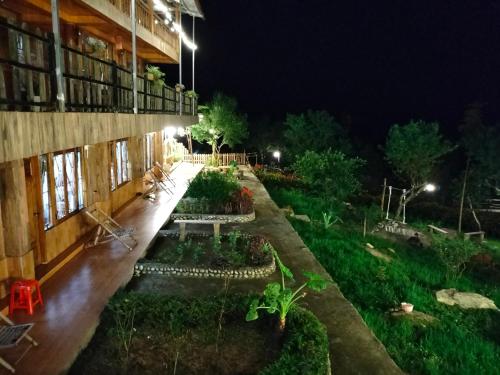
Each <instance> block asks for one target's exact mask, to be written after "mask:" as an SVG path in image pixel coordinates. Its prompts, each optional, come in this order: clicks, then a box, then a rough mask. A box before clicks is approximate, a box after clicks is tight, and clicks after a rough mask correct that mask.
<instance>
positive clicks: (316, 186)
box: [293, 150, 365, 202]
mask: <svg viewBox="0 0 500 375" xmlns="http://www.w3.org/2000/svg"><path fill="white" fill-rule="evenodd" d="M364 163H365V161H364V160H361V159H359V158H349V157H347V156H346V155H345V154H344V153H342V152H340V151H332V150H327V151H324V152H321V153H318V152H316V151H306V152H305V153H304V154H303V155H302V156H299V157H298V158H297V161H296V162H295V164H294V165H293V167H294V169H295V171H296V173H297V174H298V175H299V177H301V178H302V180H303V181H304V183H305V184H306V185H307V186H309V188H310V189H311V190H313V191H314V192H316V193H317V194H319V195H320V196H321V197H323V198H324V199H325V200H327V201H331V200H336V201H339V202H343V201H344V200H345V199H347V198H348V197H349V196H351V195H352V194H354V193H355V192H357V191H358V190H359V189H360V187H361V184H360V182H359V178H358V172H359V169H360V167H361V166H362V165H363V164H364Z"/></svg>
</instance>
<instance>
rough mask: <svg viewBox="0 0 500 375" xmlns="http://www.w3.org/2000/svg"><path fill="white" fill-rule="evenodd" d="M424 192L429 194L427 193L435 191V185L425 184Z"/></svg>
mask: <svg viewBox="0 0 500 375" xmlns="http://www.w3.org/2000/svg"><path fill="white" fill-rule="evenodd" d="M424 190H425V191H427V192H429V193H433V192H435V191H436V185H434V184H426V185H425V187H424Z"/></svg>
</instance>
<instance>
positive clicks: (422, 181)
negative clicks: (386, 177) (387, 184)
mask: <svg viewBox="0 0 500 375" xmlns="http://www.w3.org/2000/svg"><path fill="white" fill-rule="evenodd" d="M453 149H454V146H452V144H451V143H450V142H448V141H446V140H444V139H443V137H442V136H441V134H440V133H439V124H438V123H436V122H431V123H427V122H424V121H421V120H419V121H413V120H412V121H410V122H409V123H408V124H406V125H403V126H400V125H397V124H396V125H393V126H392V127H391V129H390V130H389V134H388V136H387V141H386V145H385V155H386V159H387V160H388V162H389V163H390V164H391V166H392V167H393V169H394V172H395V173H396V174H397V175H398V176H400V177H401V178H403V179H404V180H407V181H408V182H409V183H410V187H411V188H410V189H409V191H408V193H407V194H406V195H405V196H403V195H402V196H401V198H400V200H399V205H398V208H397V210H396V219H399V217H400V215H401V211H402V208H403V204H408V203H409V202H410V201H411V200H413V199H415V197H417V196H418V195H419V194H420V193H421V192H422V191H424V189H425V187H426V185H427V184H428V183H429V179H430V178H431V176H432V173H433V171H434V169H435V167H436V166H437V165H438V164H439V163H440V161H441V158H442V157H443V156H444V155H446V154H448V153H449V152H451V151H452V150H453Z"/></svg>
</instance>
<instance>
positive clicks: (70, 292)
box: [0, 163, 203, 375]
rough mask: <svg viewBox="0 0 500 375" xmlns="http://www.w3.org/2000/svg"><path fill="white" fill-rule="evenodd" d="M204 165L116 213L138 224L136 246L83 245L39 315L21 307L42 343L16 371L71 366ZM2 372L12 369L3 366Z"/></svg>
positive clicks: (48, 289)
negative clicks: (154, 195)
mask: <svg viewBox="0 0 500 375" xmlns="http://www.w3.org/2000/svg"><path fill="white" fill-rule="evenodd" d="M202 167H203V165H200V164H195V165H191V164H189V163H182V164H180V165H179V166H178V167H177V168H176V169H175V171H174V172H173V178H174V180H175V181H176V187H175V191H174V193H175V194H174V196H173V197H170V196H167V195H166V194H165V193H164V192H162V193H161V194H160V195H159V198H158V199H157V200H156V201H154V202H152V201H150V200H146V199H142V198H141V197H139V198H137V199H135V200H134V201H133V202H132V203H130V204H129V205H128V206H127V207H125V208H124V209H123V210H122V211H121V212H120V213H119V214H118V215H117V216H116V218H115V219H116V220H117V221H118V222H119V223H120V224H121V225H123V226H125V227H133V228H135V232H134V237H135V238H136V239H137V241H138V244H137V246H136V247H135V248H134V250H133V251H132V252H128V251H127V249H126V248H125V247H124V246H123V245H122V244H120V243H119V242H118V241H113V242H111V243H107V244H105V245H100V246H98V247H94V248H89V249H85V250H83V251H82V252H81V253H80V254H78V255H77V256H76V257H75V258H73V259H72V260H71V261H70V262H69V263H68V264H66V265H65V266H64V267H63V268H62V269H61V270H60V271H59V272H58V273H56V274H55V275H54V276H53V277H52V278H50V279H49V280H47V282H45V283H44V284H43V286H42V288H41V289H42V293H43V298H44V302H45V309H40V308H39V307H37V308H36V309H35V310H36V312H35V314H34V315H33V316H28V315H26V314H24V313H23V312H16V314H15V315H14V321H15V322H16V323H21V322H34V323H35V326H34V328H33V330H32V331H31V333H30V334H31V335H32V336H33V337H34V338H35V339H36V340H37V341H38V342H39V343H40V346H39V347H36V348H32V349H31V350H30V351H29V352H28V354H27V355H26V357H25V358H24V359H23V360H22V361H21V362H20V363H19V364H18V365H17V366H16V369H17V371H16V374H29V375H36V374H40V375H52V374H60V373H63V372H65V370H67V369H68V368H69V366H70V365H71V364H72V362H73V361H74V360H75V358H76V356H77V355H78V353H79V351H80V350H81V349H82V348H84V347H85V346H86V345H87V343H88V342H89V340H90V339H91V337H92V335H93V333H94V331H95V328H96V326H97V324H98V322H99V315H100V314H101V312H102V310H103V308H104V306H105V305H106V303H107V301H108V300H109V298H110V297H111V296H112V295H113V294H114V293H115V292H116V290H117V289H119V288H120V287H121V286H124V285H125V284H126V283H127V282H128V281H129V280H130V278H131V277H132V271H133V266H134V264H135V262H136V260H137V259H138V258H140V257H141V256H142V255H143V254H144V252H145V250H146V248H147V246H148V245H149V243H150V242H151V241H152V239H153V238H154V236H155V235H156V233H157V232H158V230H159V229H160V228H161V227H162V226H163V224H164V223H165V222H166V221H167V219H168V217H169V216H170V214H171V213H172V211H173V209H174V208H175V206H176V204H177V202H178V201H179V199H180V198H181V197H182V195H183V194H184V192H185V190H186V187H187V184H186V182H187V180H188V179H191V178H193V177H194V176H195V175H196V174H197V173H198V172H199V171H200V170H201V169H202ZM24 348H25V346H24V344H23V345H22V346H20V347H19V348H16V349H15V350H14V349H13V350H2V351H1V352H0V355H1V356H3V357H4V358H5V359H6V360H8V361H9V362H11V363H13V362H15V361H16V359H17V357H18V356H19V353H20V352H21V350H22V349H24ZM2 371H3V372H2ZM0 373H6V374H7V373H8V372H7V370H5V369H0Z"/></svg>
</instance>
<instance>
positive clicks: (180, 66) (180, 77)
mask: <svg viewBox="0 0 500 375" xmlns="http://www.w3.org/2000/svg"><path fill="white" fill-rule="evenodd" d="M179 25H180V26H181V30H180V31H179V115H182V109H183V108H182V106H183V103H182V99H183V98H182V34H181V33H182V11H181V8H180V6H179Z"/></svg>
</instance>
